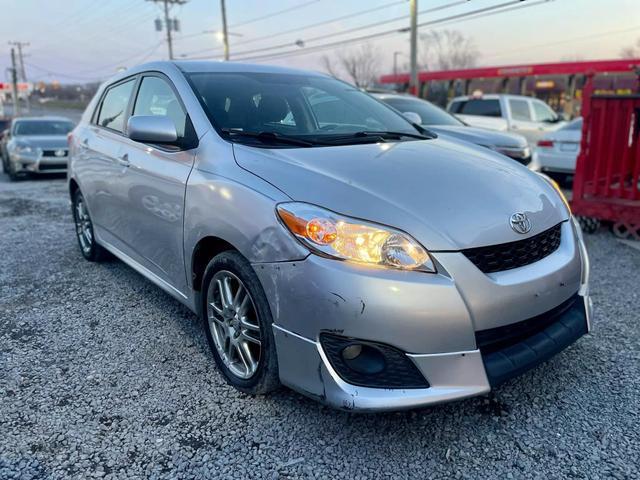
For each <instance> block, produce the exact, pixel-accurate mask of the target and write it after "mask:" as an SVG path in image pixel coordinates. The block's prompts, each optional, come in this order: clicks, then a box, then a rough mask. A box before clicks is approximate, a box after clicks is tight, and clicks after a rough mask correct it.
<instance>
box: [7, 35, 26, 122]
mask: <svg viewBox="0 0 640 480" xmlns="http://www.w3.org/2000/svg"><path fill="white" fill-rule="evenodd" d="M9 45H11V46H12V47H17V48H18V61H19V64H20V75H19V77H20V80H22V81H23V82H24V83H27V87H26V88H27V90H26V96H25V103H26V107H27V112H28V111H30V110H31V104H30V102H29V85H28V82H27V72H26V70H25V68H24V55H23V53H22V47H28V46H29V45H30V44H29V42H9Z"/></svg>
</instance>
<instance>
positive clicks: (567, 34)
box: [0, 0, 640, 82]
mask: <svg viewBox="0 0 640 480" xmlns="http://www.w3.org/2000/svg"><path fill="white" fill-rule="evenodd" d="M538 1H539V0H538ZM1 3H2V7H3V8H2V10H1V11H2V27H1V28H0V68H2V74H3V79H6V73H5V72H6V68H7V67H8V66H9V46H8V42H9V41H23V42H29V43H30V46H28V47H26V48H25V53H26V54H28V56H27V57H26V58H25V62H26V70H27V74H28V76H29V77H30V79H33V80H59V81H62V82H81V81H90V80H95V79H104V78H107V77H108V76H109V75H110V74H111V73H113V72H114V71H115V70H116V69H118V68H120V67H127V66H131V65H134V64H136V63H140V62H141V61H147V60H157V59H166V58H167V57H168V54H167V46H166V43H165V42H164V32H156V31H155V27H154V20H155V19H156V18H161V14H162V10H161V8H160V4H155V3H153V2H151V1H145V0H65V1H64V2H60V1H56V2H52V1H51V0H2V1H1ZM506 3H513V2H509V0H469V1H466V2H463V1H456V0H419V10H421V11H424V10H427V9H437V8H439V7H448V8H443V9H441V10H438V11H432V12H428V13H423V14H421V15H420V17H419V22H427V21H436V20H440V19H443V18H446V17H451V16H456V15H458V14H461V13H465V12H470V11H472V10H478V9H484V8H488V7H491V6H494V5H501V4H506ZM534 3H536V0H526V1H525V2H522V3H520V4H517V5H515V6H516V7H518V6H524V5H526V4H534ZM390 4H393V5H391V6H388V7H384V6H386V5H390ZM61 5H64V6H61ZM378 7H380V8H379V9H378V10H377V11H372V12H370V13H367V14H363V15H357V16H353V17H351V18H347V19H343V20H339V21H336V22H332V23H325V24H324V25H321V26H317V27H314V28H309V29H302V27H306V26H308V25H312V24H316V23H319V22H325V21H326V22H329V21H330V20H332V19H335V18H337V17H342V16H347V15H350V14H355V13H358V12H361V11H364V10H368V9H376V8H378ZM506 8H510V7H506ZM287 9H290V11H285V12H283V13H277V12H279V11H282V10H287ZM408 11H409V2H408V1H403V0H396V1H395V2H394V1H393V0H348V1H346V0H315V1H310V0H278V1H277V2H276V1H266V0H227V17H228V22H229V25H230V27H229V30H230V32H231V34H232V35H231V37H230V40H231V54H232V58H233V56H234V55H238V56H245V57H251V56H257V55H266V54H272V53H274V52H280V51H287V52H289V51H291V50H296V49H298V50H299V53H300V54H299V55H295V56H288V57H286V58H280V59H256V60H252V61H260V62H264V63H276V64H281V65H289V66H295V67H303V68H312V69H321V68H322V67H321V63H320V57H321V56H322V55H332V54H333V55H335V53H336V51H337V50H336V48H339V49H348V48H356V47H357V45H358V44H351V45H343V46H339V47H336V48H333V49H327V50H322V51H316V52H313V53H304V52H305V49H309V48H313V47H318V46H321V45H323V44H327V43H331V42H336V41H340V40H345V39H350V38H354V37H360V36H364V35H369V34H373V33H376V32H384V31H394V30H397V29H399V28H403V27H406V26H407V25H408V20H406V19H401V20H398V21H394V22H390V23H384V24H380V25H378V26H373V27H369V28H362V29H359V30H356V31H353V32H350V33H344V34H342V35H340V32H343V31H344V30H348V29H354V28H358V27H366V26H368V25H370V24H374V23H376V22H378V23H379V22H383V21H385V20H389V19H393V18H396V17H402V16H404V15H407V14H408ZM274 13H277V14H275V15H273V16H271V14H274ZM172 17H176V18H178V19H179V20H180V23H181V25H180V28H181V31H180V32H179V33H177V34H176V39H175V47H174V48H175V53H176V56H180V55H185V54H188V55H191V56H192V57H193V56H216V55H221V54H222V50H221V44H220V42H219V40H218V39H217V38H216V36H215V34H213V33H207V34H205V33H203V32H204V31H207V30H219V29H220V28H221V16H220V7H219V1H218V0H189V1H188V2H187V3H186V4H184V5H182V6H176V7H174V8H173V10H172ZM259 17H266V18H263V19H258V18H259ZM256 19H258V20H256ZM296 28H300V29H301V30H299V31H296V32H292V33H284V34H283V33H282V32H285V31H289V30H292V29H296ZM430 28H432V29H445V28H447V29H456V30H459V31H461V32H463V33H464V34H465V35H466V36H468V37H470V38H471V39H472V40H473V42H474V43H475V45H476V46H477V48H478V51H479V52H480V57H479V58H478V64H479V65H508V64H514V63H533V62H553V61H560V60H566V59H577V58H579V59H584V60H589V59H607V58H617V57H618V56H619V53H620V50H621V49H622V48H623V47H626V46H631V45H633V44H634V43H635V42H636V40H637V39H638V38H640V0H554V1H550V2H548V3H541V4H535V5H532V6H530V7H528V8H519V9H515V10H512V11H509V12H502V13H499V14H493V15H485V16H481V17H479V18H474V19H472V18H468V19H464V20H462V19H459V20H452V21H450V22H449V23H442V24H438V25H433V26H425V27H422V28H421V29H420V32H421V33H425V32H427V31H428V29H430ZM315 37H321V38H318V39H316V40H313V39H314V38H315ZM297 40H302V41H304V42H305V47H304V48H299V47H296V46H295V45H294V44H295V42H296V41H297ZM370 43H371V44H372V45H373V46H374V47H375V48H376V51H377V52H379V54H380V64H381V73H384V72H388V71H390V70H391V68H392V67H391V66H392V62H393V52H394V51H400V52H403V53H404V55H401V56H400V57H399V63H400V65H402V64H404V63H405V62H406V61H407V60H408V56H407V54H408V48H409V45H408V34H406V33H393V34H390V35H387V36H385V37H382V38H379V39H377V40H372V41H370ZM273 45H284V47H283V48H282V49H280V50H265V51H261V52H253V51H254V50H260V49H265V48H268V47H271V46H273Z"/></svg>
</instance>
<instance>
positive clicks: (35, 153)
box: [0, 117, 74, 180]
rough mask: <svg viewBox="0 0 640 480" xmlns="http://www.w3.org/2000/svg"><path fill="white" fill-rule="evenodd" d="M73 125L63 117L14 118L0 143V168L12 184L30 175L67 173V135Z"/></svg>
mask: <svg viewBox="0 0 640 480" xmlns="http://www.w3.org/2000/svg"><path fill="white" fill-rule="evenodd" d="M73 127H74V124H73V122H71V121H70V120H68V119H67V118H64V117H17V118H15V119H13V120H12V121H11V122H10V123H9V125H8V128H7V129H5V130H4V131H3V134H2V139H1V140H0V154H1V155H2V167H3V170H4V171H5V173H7V174H8V175H9V178H10V179H11V180H16V179H17V178H19V177H21V176H24V175H28V174H33V173H64V172H66V171H67V156H68V152H69V149H68V144H67V135H68V134H69V132H71V130H73Z"/></svg>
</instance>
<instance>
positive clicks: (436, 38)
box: [418, 30, 480, 70]
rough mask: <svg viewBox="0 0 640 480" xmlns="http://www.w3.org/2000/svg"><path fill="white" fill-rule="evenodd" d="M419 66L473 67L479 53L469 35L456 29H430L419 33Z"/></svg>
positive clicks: (429, 67) (428, 68) (435, 67)
mask: <svg viewBox="0 0 640 480" xmlns="http://www.w3.org/2000/svg"><path fill="white" fill-rule="evenodd" d="M420 40H421V42H420V48H419V50H418V51H419V52H420V68H422V69H424V70H452V69H457V68H471V67H475V66H476V64H477V61H478V57H479V56H480V53H479V52H478V49H477V47H476V45H475V43H474V42H473V40H472V39H471V38H469V37H465V36H464V35H463V34H462V33H460V32H459V31H458V30H440V31H437V30H432V31H430V32H429V33H425V34H422V35H420Z"/></svg>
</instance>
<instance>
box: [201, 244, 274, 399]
mask: <svg viewBox="0 0 640 480" xmlns="http://www.w3.org/2000/svg"><path fill="white" fill-rule="evenodd" d="M220 270H227V271H229V272H231V273H233V274H234V275H236V276H237V277H238V278H240V280H242V282H243V283H244V285H245V287H246V288H247V289H248V290H249V293H250V294H251V298H252V299H253V303H254V305H255V308H256V311H257V312H256V313H257V315H258V322H259V323H260V333H261V342H262V351H261V355H260V360H259V362H258V369H257V371H256V373H255V374H254V375H253V376H252V377H251V378H248V379H243V378H239V377H237V376H236V375H234V374H233V373H232V372H231V371H230V370H229V368H228V367H227V366H226V365H225V364H224V362H223V361H222V358H220V354H219V353H218V351H217V349H216V346H215V344H214V341H213V337H212V335H211V331H210V329H209V320H208V318H207V290H208V288H209V284H210V283H211V280H212V279H213V276H214V275H215V274H216V273H217V272H218V271H220ZM201 288H202V289H201V295H200V297H201V302H202V303H201V320H202V325H203V328H204V331H205V333H206V336H207V341H208V342H209V346H210V348H211V351H212V353H213V358H214V360H215V362H216V365H217V366H218V368H219V369H220V371H221V372H222V374H223V375H224V377H225V379H226V381H227V383H229V384H230V385H232V386H233V387H235V388H237V389H238V390H240V391H242V392H245V393H249V394H263V393H267V392H269V391H272V390H274V389H275V388H277V387H278V386H279V385H280V383H279V379H278V360H277V354H276V348H275V340H274V338H273V329H272V325H273V317H272V315H271V308H270V307H269V302H268V301H267V297H266V295H265V293H264V290H263V288H262V285H261V284H260V280H258V276H257V275H256V273H255V272H254V271H253V267H252V266H251V264H250V263H249V262H248V261H247V260H246V259H245V258H244V257H243V256H242V255H240V254H239V253H238V252H235V251H232V250H229V251H226V252H222V253H220V254H218V255H216V256H215V257H214V258H213V259H212V260H211V261H210V262H209V264H208V265H207V268H206V270H205V273H204V276H203V278H202V286H201Z"/></svg>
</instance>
